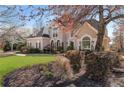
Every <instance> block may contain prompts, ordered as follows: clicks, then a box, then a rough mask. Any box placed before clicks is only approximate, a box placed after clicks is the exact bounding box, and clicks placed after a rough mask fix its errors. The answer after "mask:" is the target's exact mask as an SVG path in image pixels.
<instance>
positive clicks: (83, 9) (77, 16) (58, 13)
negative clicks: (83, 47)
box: [22, 5, 124, 51]
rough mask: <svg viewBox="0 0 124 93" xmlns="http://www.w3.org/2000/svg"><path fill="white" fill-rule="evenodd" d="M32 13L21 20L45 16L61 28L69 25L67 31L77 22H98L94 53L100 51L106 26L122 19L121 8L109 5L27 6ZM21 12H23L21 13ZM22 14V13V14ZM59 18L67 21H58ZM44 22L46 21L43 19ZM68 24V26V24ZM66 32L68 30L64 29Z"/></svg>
mask: <svg viewBox="0 0 124 93" xmlns="http://www.w3.org/2000/svg"><path fill="white" fill-rule="evenodd" d="M28 8H31V10H32V12H31V14H30V16H25V15H23V19H26V18H27V19H28V20H29V19H30V18H31V19H32V18H34V19H35V18H36V17H37V18H38V17H40V18H41V17H43V16H45V17H46V18H48V20H49V21H50V20H54V21H55V22H57V23H58V24H59V27H60V28H61V27H62V28H64V27H65V28H67V27H69V26H68V25H70V27H72V28H69V30H70V31H71V29H73V27H75V25H77V23H79V22H81V23H82V22H83V21H85V20H88V19H95V20H97V21H98V24H99V26H98V29H99V31H98V36H97V42H96V47H95V49H96V51H100V50H101V48H102V43H103V38H104V35H105V30H106V26H107V25H108V24H109V23H110V22H112V21H113V22H115V21H119V19H121V18H124V11H123V9H124V7H123V6H115V5H113V6H110V5H94V6H92V5H82V6H81V5H78V6H74V5H68V6H66V5H53V6H46V7H42V6H37V7H36V6H35V7H34V6H28ZM34 10H35V11H34ZM22 12H23V11H22ZM22 14H23V13H22ZM61 18H64V19H67V20H63V19H62V20H60V19H61ZM45 20H46V19H45ZM69 23H70V24H69ZM65 30H68V29H65Z"/></svg>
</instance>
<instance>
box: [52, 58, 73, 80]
mask: <svg viewBox="0 0 124 93" xmlns="http://www.w3.org/2000/svg"><path fill="white" fill-rule="evenodd" d="M53 70H54V72H55V76H59V77H61V78H68V79H72V78H73V70H72V68H71V65H70V60H69V59H68V58H66V57H64V56H57V58H56V62H55V63H54V64H53Z"/></svg>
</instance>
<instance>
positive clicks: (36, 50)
mask: <svg viewBox="0 0 124 93" xmlns="http://www.w3.org/2000/svg"><path fill="white" fill-rule="evenodd" d="M28 52H29V53H40V52H41V51H40V49H38V48H30V49H29V50H28Z"/></svg>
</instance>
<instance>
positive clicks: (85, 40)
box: [82, 37, 90, 50]
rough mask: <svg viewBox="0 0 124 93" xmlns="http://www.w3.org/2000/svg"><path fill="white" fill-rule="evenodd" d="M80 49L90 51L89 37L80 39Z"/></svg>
mask: <svg viewBox="0 0 124 93" xmlns="http://www.w3.org/2000/svg"><path fill="white" fill-rule="evenodd" d="M82 47H83V49H88V50H89V49H90V38H89V37H84V38H83V39H82Z"/></svg>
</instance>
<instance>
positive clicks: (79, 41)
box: [27, 20, 110, 51]
mask: <svg viewBox="0 0 124 93" xmlns="http://www.w3.org/2000/svg"><path fill="white" fill-rule="evenodd" d="M97 34H98V22H97V21H96V20H87V21H85V22H83V23H79V24H77V25H76V26H75V27H74V28H73V30H72V31H64V32H63V31H61V30H59V29H58V28H55V27H47V28H46V29H45V30H44V31H43V33H42V35H40V32H39V33H38V34H37V35H36V36H35V37H29V38H27V46H28V47H33V48H39V49H41V50H43V49H44V48H45V47H47V46H50V47H51V48H57V47H59V46H61V47H63V49H64V50H66V49H67V47H68V46H69V45H70V42H72V43H73V45H74V49H76V50H94V49H95V45H96V41H97ZM45 35H47V37H46V36H45ZM109 42H110V39H109V37H108V33H107V30H106V32H105V36H104V40H103V47H104V50H105V51H108V50H109Z"/></svg>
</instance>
